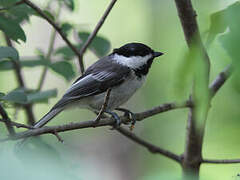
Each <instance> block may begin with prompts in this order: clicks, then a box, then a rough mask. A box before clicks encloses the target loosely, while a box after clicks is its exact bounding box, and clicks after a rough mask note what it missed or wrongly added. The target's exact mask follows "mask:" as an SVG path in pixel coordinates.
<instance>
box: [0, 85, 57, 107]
mask: <svg viewBox="0 0 240 180" xmlns="http://www.w3.org/2000/svg"><path fill="white" fill-rule="evenodd" d="M56 96H57V90H56V89H52V90H47V91H40V92H35V91H33V90H30V89H24V88H18V89H15V90H13V91H11V92H9V93H8V94H7V95H5V96H2V97H1V98H0V99H1V100H4V101H9V102H12V103H17V104H29V103H39V102H48V99H49V98H52V97H56Z"/></svg>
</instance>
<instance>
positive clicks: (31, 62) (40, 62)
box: [20, 59, 51, 67]
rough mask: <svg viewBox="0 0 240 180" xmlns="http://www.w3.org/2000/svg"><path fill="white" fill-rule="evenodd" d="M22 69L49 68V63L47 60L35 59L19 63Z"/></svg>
mask: <svg viewBox="0 0 240 180" xmlns="http://www.w3.org/2000/svg"><path fill="white" fill-rule="evenodd" d="M20 62H21V65H22V66H23V67H36V66H49V65H50V64H51V62H50V61H49V60H47V59H35V60H24V61H20Z"/></svg>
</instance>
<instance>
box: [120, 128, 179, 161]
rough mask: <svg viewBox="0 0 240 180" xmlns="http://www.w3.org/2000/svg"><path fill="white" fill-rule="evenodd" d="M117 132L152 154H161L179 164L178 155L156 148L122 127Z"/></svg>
mask: <svg viewBox="0 0 240 180" xmlns="http://www.w3.org/2000/svg"><path fill="white" fill-rule="evenodd" d="M116 130H117V131H118V132H120V133H121V134H123V135H124V136H126V137H127V138H129V139H131V140H132V141H134V142H136V143H137V144H139V145H141V146H143V147H145V148H147V149H148V150H149V151H150V152H152V153H158V154H162V155H164V156H166V157H168V158H170V159H172V160H174V161H177V162H181V156H180V155H177V154H174V153H172V152H170V151H168V150H165V149H162V148H160V147H158V146H155V145H153V144H151V143H149V142H147V141H145V140H143V139H141V138H139V137H138V136H136V135H135V134H134V133H132V132H130V131H128V130H126V129H124V128H122V127H119V128H118V129H116Z"/></svg>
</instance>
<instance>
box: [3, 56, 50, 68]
mask: <svg viewBox="0 0 240 180" xmlns="http://www.w3.org/2000/svg"><path fill="white" fill-rule="evenodd" d="M20 64H21V66H22V67H29V68H33V67H37V66H50V61H49V60H46V59H36V60H21V61H20ZM13 68H14V66H13V63H12V61H10V60H2V61H0V70H1V71H6V70H12V69H13Z"/></svg>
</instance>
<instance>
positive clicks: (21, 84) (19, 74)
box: [4, 34, 35, 125]
mask: <svg viewBox="0 0 240 180" xmlns="http://www.w3.org/2000/svg"><path fill="white" fill-rule="evenodd" d="M4 37H5V40H6V42H7V45H8V46H9V47H13V45H12V42H11V40H10V39H9V38H8V37H7V35H6V34H4ZM12 62H13V66H14V70H15V74H16V77H17V82H18V85H19V87H22V88H25V87H26V86H25V83H24V79H23V75H22V69H21V64H20V63H19V62H18V61H12ZM32 106H33V105H32V104H26V105H24V106H23V107H24V110H25V112H26V114H27V122H28V124H30V125H33V124H35V117H34V114H33V109H32Z"/></svg>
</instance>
